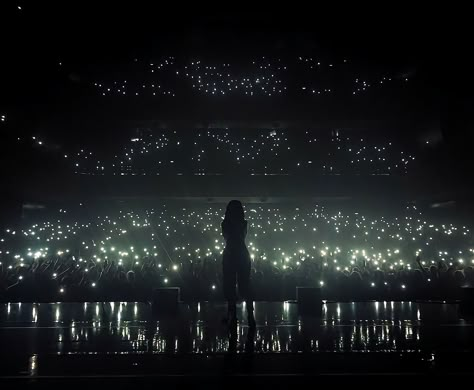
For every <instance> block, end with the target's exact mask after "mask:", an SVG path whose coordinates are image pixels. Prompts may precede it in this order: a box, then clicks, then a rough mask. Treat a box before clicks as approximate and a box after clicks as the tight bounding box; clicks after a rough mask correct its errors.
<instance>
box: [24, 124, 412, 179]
mask: <svg viewBox="0 0 474 390" xmlns="http://www.w3.org/2000/svg"><path fill="white" fill-rule="evenodd" d="M18 142H21V143H22V145H27V146H28V147H32V146H33V147H36V148H40V149H41V150H44V152H45V153H58V157H60V158H62V159H64V160H67V161H68V165H69V166H70V168H71V170H72V171H73V172H75V173H78V174H89V175H146V174H148V175H157V174H197V175H205V174H225V173H227V172H234V171H235V169H238V170H240V171H241V172H246V173H249V174H297V173H300V172H308V173H311V174H320V175H341V174H367V175H389V174H406V173H408V172H409V171H410V169H411V170H413V169H414V168H417V167H418V165H416V158H415V155H414V154H415V152H414V151H413V150H407V149H406V146H405V147H402V146H401V145H400V144H398V143H396V142H394V141H391V140H389V139H384V140H380V139H375V138H374V137H371V136H360V135H357V133H354V131H350V130H348V131H344V130H332V131H327V132H324V131H309V130H306V131H303V132H298V133H294V132H293V133H292V132H290V131H286V130H260V131H248V132H236V131H230V130H228V129H213V130H207V131H202V130H196V131H193V132H192V133H191V134H189V132H188V133H186V134H183V133H182V132H177V131H176V130H156V131H154V130H152V129H139V130H137V131H136V133H135V135H134V136H133V137H131V138H130V139H129V141H128V142H126V143H125V144H122V145H121V146H120V149H118V150H117V151H116V153H115V154H114V155H113V157H112V156H110V154H109V153H110V151H109V150H102V151H100V150H99V151H96V152H92V151H89V150H87V149H86V148H85V147H78V149H76V150H69V151H64V150H62V151H61V152H58V148H57V147H52V146H51V145H54V144H53V143H49V142H46V141H45V140H43V139H40V138H38V137H37V136H33V137H31V138H29V139H28V138H27V139H23V138H18ZM275 157H278V158H275ZM216 161H219V164H216V163H215V162H216Z"/></svg>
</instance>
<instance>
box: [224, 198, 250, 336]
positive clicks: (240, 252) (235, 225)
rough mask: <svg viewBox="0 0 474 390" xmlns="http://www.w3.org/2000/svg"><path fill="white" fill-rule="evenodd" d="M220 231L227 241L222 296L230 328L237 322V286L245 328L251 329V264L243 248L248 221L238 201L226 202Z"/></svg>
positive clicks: (245, 248) (245, 247) (244, 246)
mask: <svg viewBox="0 0 474 390" xmlns="http://www.w3.org/2000/svg"><path fill="white" fill-rule="evenodd" d="M221 227H222V235H223V236H224V239H225V241H226V246H225V249H224V256H223V279H224V280H223V282H224V283H223V284H224V295H225V298H226V300H227V302H228V320H229V324H230V325H231V326H232V324H234V323H236V321H237V319H236V317H237V313H236V310H237V309H236V302H237V294H236V283H237V286H238V291H239V295H240V296H241V297H242V298H243V299H244V300H245V302H246V306H247V319H248V324H249V326H250V327H255V318H254V315H253V301H252V296H251V286H250V268H251V262H250V255H249V251H248V249H247V246H246V245H245V236H246V235H247V221H246V220H245V217H244V208H243V207H242V203H240V201H238V200H232V201H230V202H229V204H228V205H227V208H226V211H225V218H224V220H223V221H222V225H221Z"/></svg>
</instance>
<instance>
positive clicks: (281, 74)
mask: <svg viewBox="0 0 474 390" xmlns="http://www.w3.org/2000/svg"><path fill="white" fill-rule="evenodd" d="M358 72H359V71H358V70H356V68H355V67H353V66H352V63H351V62H350V61H349V60H347V59H343V60H337V61H329V60H323V59H321V58H316V57H303V56H295V57H289V58H287V59H282V58H269V57H266V56H260V57H258V58H254V59H248V60H244V61H239V62H232V63H230V62H210V61H206V60H203V59H191V60H180V61H178V60H177V59H176V58H175V57H173V56H168V57H164V58H163V59H161V60H157V61H153V60H152V61H150V60H147V61H144V60H139V59H138V58H135V59H134V61H133V62H131V64H130V65H129V67H128V68H127V69H126V70H124V71H123V72H122V73H121V74H120V76H121V77H119V78H118V79H105V78H103V77H102V78H100V81H99V78H97V79H98V80H97V81H95V82H94V83H93V86H94V88H96V89H97V91H98V92H99V93H100V94H101V95H102V96H148V97H150V96H151V97H153V96H171V97H174V96H176V95H177V91H180V92H183V93H187V92H186V91H194V92H196V93H198V94H200V95H208V96H221V97H222V96H248V97H252V96H265V97H272V96H282V95H285V94H293V95H294V94H297V95H298V94H302V95H315V96H321V95H329V94H332V93H335V92H340V93H342V94H347V95H349V94H350V93H352V94H353V95H355V94H358V93H362V92H365V91H368V89H369V88H370V87H372V88H373V86H374V85H377V87H383V86H386V85H389V84H393V83H395V82H398V81H403V82H406V81H408V78H407V77H403V79H401V78H400V77H392V76H388V75H385V76H378V75H373V76H372V79H373V80H374V81H373V82H371V83H370V82H368V81H367V80H365V79H362V78H360V77H355V78H354V79H353V80H355V85H351V84H347V85H346V84H344V82H343V81H344V80H346V79H350V78H351V77H352V76H353V75H354V74H355V75H356V74H357V73H358ZM364 73H366V72H364ZM334 80H338V82H334Z"/></svg>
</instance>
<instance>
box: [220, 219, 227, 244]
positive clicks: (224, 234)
mask: <svg viewBox="0 0 474 390" xmlns="http://www.w3.org/2000/svg"><path fill="white" fill-rule="evenodd" d="M225 225H226V224H225V221H222V223H221V230H222V235H223V236H224V239H225V240H226V241H227V236H228V235H227V229H226V227H225Z"/></svg>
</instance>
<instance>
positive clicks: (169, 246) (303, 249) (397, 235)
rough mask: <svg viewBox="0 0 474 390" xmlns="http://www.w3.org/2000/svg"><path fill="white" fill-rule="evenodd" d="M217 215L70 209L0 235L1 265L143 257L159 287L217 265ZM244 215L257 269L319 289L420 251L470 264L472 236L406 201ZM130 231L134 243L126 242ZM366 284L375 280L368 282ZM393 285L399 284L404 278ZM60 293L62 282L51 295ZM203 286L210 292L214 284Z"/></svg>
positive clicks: (136, 263) (395, 264)
mask: <svg viewBox="0 0 474 390" xmlns="http://www.w3.org/2000/svg"><path fill="white" fill-rule="evenodd" d="M61 211H63V210H62V209H61ZM222 213H223V210H222V207H220V206H218V205H212V206H193V207H178V206H177V205H173V206H172V205H162V206H161V207H160V208H158V209H153V210H147V211H145V212H141V213H140V212H131V211H128V212H123V211H120V210H117V212H116V213H115V214H114V215H107V216H103V217H100V216H97V218H95V219H93V220H89V221H84V220H82V221H80V220H74V217H72V216H71V215H70V214H72V213H66V214H65V213H62V212H58V215H57V217H55V219H54V220H52V221H46V222H43V223H36V224H33V225H32V226H30V227H25V228H23V229H21V230H19V231H18V232H17V231H15V230H12V229H7V230H5V231H4V232H2V233H1V242H0V258H1V260H2V263H1V264H5V266H3V268H2V269H3V270H4V271H6V272H7V273H14V274H16V275H18V276H17V280H16V282H18V283H20V282H22V280H23V275H25V274H24V272H25V271H28V270H29V269H30V266H31V265H32V264H34V263H35V262H36V261H39V260H44V261H59V264H61V261H70V260H71V258H72V259H74V264H76V268H77V270H78V271H80V272H82V273H83V275H84V277H86V278H90V277H92V276H88V275H89V274H91V272H90V267H91V264H95V265H97V264H99V263H102V262H104V261H106V262H111V261H115V262H116V263H117V264H118V265H119V266H122V267H124V269H125V271H127V270H133V271H136V272H139V271H140V270H141V269H142V267H144V266H145V264H147V259H153V261H154V263H155V264H156V268H157V269H158V270H159V272H160V274H161V278H162V279H161V280H162V283H163V284H169V283H170V281H173V282H176V281H177V279H176V277H177V276H178V275H180V274H181V273H182V272H185V271H183V270H185V269H186V264H189V263H196V264H202V262H203V261H211V262H212V263H214V264H215V265H218V264H220V259H221V255H222V251H223V248H224V245H225V243H224V241H223V238H222V237H221V232H220V222H221V220H222ZM247 218H248V220H249V233H248V237H247V238H248V240H247V241H248V248H249V252H250V255H251V259H252V261H253V263H254V266H255V268H256V269H257V270H259V269H266V270H267V272H268V269H272V270H273V272H276V271H277V272H285V273H289V272H300V271H303V272H304V270H307V269H308V268H307V267H310V266H314V265H316V266H321V267H322V268H323V271H322V272H323V274H322V275H321V274H320V278H318V280H316V281H315V284H316V283H319V285H320V286H324V287H326V286H327V285H328V284H329V283H330V282H329V281H328V279H326V277H329V275H331V274H338V273H345V272H346V273H347V272H351V271H352V270H354V269H356V268H359V269H360V268H361V267H363V268H364V269H366V270H370V272H376V271H381V272H384V273H396V272H398V271H399V270H404V272H410V271H413V270H415V269H417V268H418V265H417V264H416V262H415V257H416V256H422V257H423V263H422V265H423V267H425V268H428V267H429V266H431V265H437V264H438V262H439V261H442V262H444V263H445V264H446V266H447V267H448V266H456V267H458V268H460V269H462V268H465V267H469V266H471V267H472V266H473V264H474V249H473V248H472V247H470V245H471V243H472V234H471V231H470V230H469V229H468V228H467V227H466V226H456V225H455V224H452V223H451V224H447V223H444V224H436V223H432V222H430V221H428V220H426V219H424V218H423V216H422V214H421V213H420V212H419V211H418V210H417V208H416V206H413V205H410V206H408V207H407V209H406V212H405V215H403V216H402V215H401V216H399V217H393V218H387V217H384V216H378V217H369V216H365V215H362V214H360V213H357V212H352V213H342V212H340V211H339V212H329V211H326V210H325V208H324V207H320V206H311V207H309V206H306V207H297V208H293V207H289V206H281V207H275V206H266V205H265V206H263V205H259V206H257V205H251V206H249V208H248V209H247ZM16 236H19V237H18V238H17V239H15V237H16ZM130 237H134V238H135V239H138V240H139V242H140V243H142V245H143V247H138V246H135V245H130ZM68 248H76V249H75V250H71V249H68ZM79 253H80V256H79ZM50 272H51V278H52V279H55V280H59V279H60V278H61V276H62V270H61V269H54V268H51V269H50ZM321 276H323V278H321ZM178 278H179V276H178ZM329 279H330V278H329ZM367 283H368V285H369V286H370V287H373V288H375V287H377V286H378V284H377V283H376V280H371V281H368V282H367ZM384 284H385V285H387V283H386V282H385V283H384ZM98 285H99V282H98V281H97V280H94V279H92V280H90V286H91V287H97V286H98ZM399 287H400V289H402V290H404V289H406V288H408V282H407V281H403V283H400V285H399ZM65 289H66V286H62V287H61V288H60V293H64V292H65ZM210 289H211V291H214V290H216V289H217V285H216V283H215V281H211V285H210Z"/></svg>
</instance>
